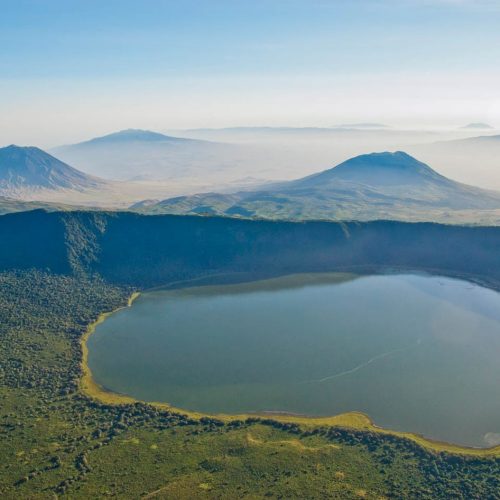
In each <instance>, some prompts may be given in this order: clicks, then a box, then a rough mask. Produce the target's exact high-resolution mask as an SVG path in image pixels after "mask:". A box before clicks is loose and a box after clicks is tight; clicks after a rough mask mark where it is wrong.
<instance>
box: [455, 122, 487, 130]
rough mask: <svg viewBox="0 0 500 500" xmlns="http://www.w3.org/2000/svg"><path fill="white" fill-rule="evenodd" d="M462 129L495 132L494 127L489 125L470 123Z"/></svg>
mask: <svg viewBox="0 0 500 500" xmlns="http://www.w3.org/2000/svg"><path fill="white" fill-rule="evenodd" d="M461 128H462V129H463V130H493V127H492V126H491V125H488V124H487V123H468V124H467V125H465V126H464V127H461Z"/></svg>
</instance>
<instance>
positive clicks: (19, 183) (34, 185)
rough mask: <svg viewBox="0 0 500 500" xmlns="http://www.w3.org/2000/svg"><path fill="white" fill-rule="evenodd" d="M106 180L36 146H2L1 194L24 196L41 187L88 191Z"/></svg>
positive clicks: (0, 149)
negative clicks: (80, 169)
mask: <svg viewBox="0 0 500 500" xmlns="http://www.w3.org/2000/svg"><path fill="white" fill-rule="evenodd" d="M105 185H106V182H105V181H103V180H101V179H98V178H96V177H92V176H90V175H87V174H84V173H83V172H80V171H79V170H76V169H75V168H73V167H70V166H69V165H67V164H66V163H64V162H62V161H60V160H58V159H57V158H55V157H54V156H52V155H50V154H48V153H46V152H45V151H42V150H41V149H39V148H36V147H19V146H15V145H11V146H7V147H5V148H0V195H3V196H10V197H22V196H23V195H24V194H26V193H36V192H39V191H59V190H72V191H80V192H81V191H85V190H88V189H99V188H102V187H104V186H105Z"/></svg>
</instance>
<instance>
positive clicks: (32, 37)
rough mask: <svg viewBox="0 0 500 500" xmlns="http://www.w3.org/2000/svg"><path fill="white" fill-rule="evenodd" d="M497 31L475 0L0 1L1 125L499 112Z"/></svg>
mask: <svg viewBox="0 0 500 500" xmlns="http://www.w3.org/2000/svg"><path fill="white" fill-rule="evenodd" d="M499 26H500V1H488V0H475V1H472V0H471V1H468V0H346V1H343V0H341V1H335V0H330V1H327V0H253V1H242V0H232V1H218V0H209V1H208V0H198V1H190V0H187V1H186V0H184V1H182V2H176V1H162V0H141V1H139V0H136V1H130V0H120V1H117V0H100V1H94V0H84V1H79V0H73V1H72V0H64V1H62V0H44V1H41V0H39V1H35V0H31V1H26V0H15V1H14V0H2V1H1V12H0V112H1V111H2V109H3V110H4V112H3V113H1V115H0V133H1V134H2V135H5V134H10V135H11V136H12V139H13V140H14V139H15V140H17V141H18V142H19V141H20V140H23V139H24V138H25V140H26V141H28V140H31V141H34V140H36V139H37V138H39V140H40V142H47V141H48V142H53V143H58V142H59V139H60V141H62V142H64V141H65V140H66V139H72V138H73V137H74V138H79V137H81V136H85V135H86V134H89V133H90V134H91V135H92V130H94V129H95V132H96V133H100V132H103V131H107V130H108V129H109V130H112V129H114V128H124V127H128V126H141V127H149V128H152V127H156V128H159V129H168V128H181V127H197V126H226V125H242V124H250V125H256V124H271V125H273V124H284V125H286V124H290V125H326V124H332V123H337V122H343V121H350V120H362V121H365V120H370V121H372V120H376V121H392V122H394V123H396V124H402V125H407V126H408V125H410V124H413V123H414V124H433V123H435V124H437V125H439V124H443V125H444V124H451V123H455V122H456V121H460V120H468V119H470V120H476V119H477V120H479V119H482V120H488V119H489V120H490V121H491V120H493V121H494V120H496V119H498V120H499V121H500V104H499V101H498V98H496V89H497V88H500V87H499V84H500V79H499V69H498V68H497V66H498V60H499V59H500V58H499V56H500V30H499V29H498V27H499ZM7 115H8V116H7ZM12 116H14V119H12ZM42 117H43V118H44V120H42ZM40 129H42V130H40ZM37 131H38V134H39V136H37ZM94 135H95V134H94ZM2 142H4V141H2Z"/></svg>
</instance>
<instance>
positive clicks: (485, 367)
mask: <svg viewBox="0 0 500 500" xmlns="http://www.w3.org/2000/svg"><path fill="white" fill-rule="evenodd" d="M88 347H89V359H88V361H89V366H90V368H91V370H92V373H93V376H94V378H95V380H96V381H97V382H98V383H99V384H101V385H102V386H104V387H105V388H107V389H110V390H113V391H116V392H119V393H123V394H128V395H131V396H133V397H136V398H138V399H141V400H146V401H165V402H168V403H170V404H172V405H174V406H177V407H180V408H185V409H190V410H199V411H203V412H208V413H219V412H223V413H243V412H267V411H279V412H290V413H298V414H306V415H313V416H323V415H334V414H338V413H343V412H348V411H353V410H358V411H362V412H364V413H366V414H368V415H369V416H370V417H371V418H372V419H373V420H374V422H375V423H376V424H377V425H380V426H383V427H386V428H390V429H394V430H402V431H411V432H417V433H420V434H423V435H425V436H426V437H430V438H434V439H439V440H444V441H449V442H453V443H458V444H463V445H469V446H480V447H486V446H492V445H495V444H499V443H500V362H499V361H500V293H498V292H495V291H493V290H489V289H486V288H483V287H481V286H478V285H475V284H471V283H469V282H466V281H461V280H457V279H450V278H444V277H436V276H428V275H417V274H400V275H373V276H364V277H349V276H345V275H334V274H328V275H324V274H320V275H296V276H289V277H283V278H277V279H273V280H267V281H259V282H253V283H247V284H240V285H221V286H204V287H197V288H185V289H179V290H164V291H154V292H148V293H144V294H142V295H141V296H140V297H139V298H138V299H137V300H136V301H135V302H134V304H133V305H132V307H130V308H127V309H122V310H121V311H118V312H117V313H115V314H113V315H112V316H110V317H109V318H108V319H107V320H106V321H104V322H103V323H102V324H100V325H98V327H97V328H96V331H95V333H94V334H93V335H92V336H91V337H90V339H89V341H88Z"/></svg>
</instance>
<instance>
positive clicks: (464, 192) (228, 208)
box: [134, 151, 500, 223]
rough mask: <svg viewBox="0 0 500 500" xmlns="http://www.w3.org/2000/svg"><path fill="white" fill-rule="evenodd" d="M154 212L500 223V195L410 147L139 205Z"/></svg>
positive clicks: (142, 209)
mask: <svg viewBox="0 0 500 500" xmlns="http://www.w3.org/2000/svg"><path fill="white" fill-rule="evenodd" d="M134 209H137V210H139V211H144V212H146V213H180V214H185V213H211V214H224V215H240V216H244V217H251V216H259V217H266V218H282V219H318V218H325V219H334V220H346V219H357V220H374V219H383V218H386V219H397V220H413V221H424V220H429V221H439V222H489V223H498V222H500V193H497V192H494V191H487V190H483V189H480V188H475V187H472V186H467V185H464V184H460V183H458V182H455V181H452V180H450V179H448V178H446V177H444V176H442V175H440V174H438V173H437V172H435V171H434V170H433V169H432V168H430V167H429V166H428V165H425V164H424V163H422V162H419V161H418V160H416V159H415V158H413V157H411V156H410V155H408V154H406V153H404V152H400V151H399V152H396V153H372V154H368V155H361V156H357V157H355V158H352V159H350V160H347V161H345V162H343V163H341V164H340V165H338V166H337V167H334V168H331V169H328V170H325V171H323V172H320V173H318V174H314V175H311V176H308V177H305V178H302V179H298V180H295V181H291V182H284V183H278V184H274V185H270V186H266V187H265V188H263V189H261V190H259V191H251V192H249V191H248V192H239V193H235V194H232V195H231V196H228V195H217V194H216V193H209V194H206V195H203V194H202V195H196V196H190V197H178V198H174V199H167V200H164V201H162V202H159V203H157V204H154V205H148V206H142V205H140V204H138V205H135V206H134Z"/></svg>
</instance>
